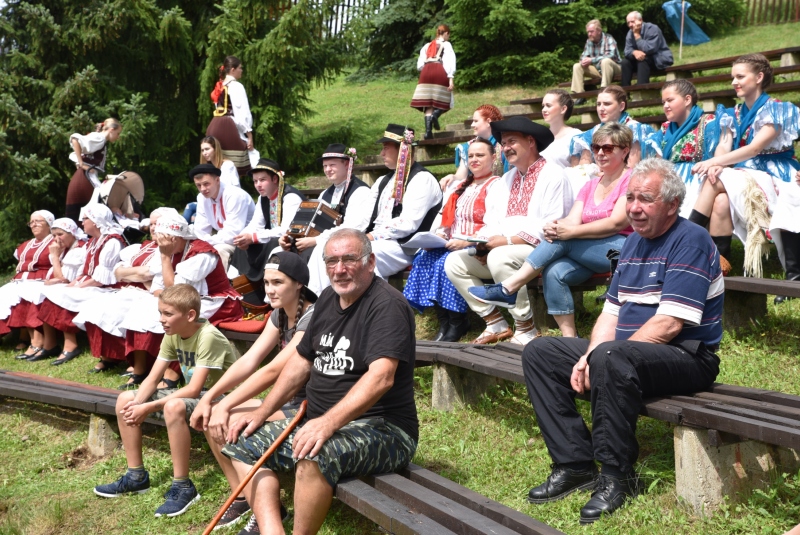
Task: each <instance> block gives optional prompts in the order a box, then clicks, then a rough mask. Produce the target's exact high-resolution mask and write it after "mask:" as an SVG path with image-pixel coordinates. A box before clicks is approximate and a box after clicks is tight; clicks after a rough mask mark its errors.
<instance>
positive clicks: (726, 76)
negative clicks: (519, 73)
mask: <svg viewBox="0 0 800 535" xmlns="http://www.w3.org/2000/svg"><path fill="white" fill-rule="evenodd" d="M797 72H800V65H787V66H784V67H774V68H773V69H772V73H773V75H775V76H778V75H782V74H793V73H797ZM596 80H597V83H598V84H599V83H600V79H599V78H597V79H596ZM730 80H731V75H730V73H722V74H710V75H707V76H695V77H692V79H691V82H692V83H693V84H694V85H695V86H698V85H702V84H713V83H723V82H730ZM665 83H667V82H666V81H660V82H650V83H649V84H638V85H629V86H624V87H623V89H625V90H626V91H628V92H629V93H630V94H631V99H632V100H639V99H641V98H643V97H642V96H640V95H641V94H642V93H645V94H650V93H652V92H656V91H660V90H661V88H662V87H663V86H664V84H665ZM567 86H569V84H567ZM600 91H602V89H600V88H598V89H593V90H590V91H583V92H581V93H572V98H593V97H596V96H597V95H598V94H599V93H600ZM647 92H650V93H647ZM543 99H544V97H533V98H523V99H518V100H512V101H511V102H510V104H512V105H516V104H522V105H524V104H528V105H533V106H537V105H538V106H539V107H540V108H541V104H542V100H543ZM533 111H541V109H539V110H533Z"/></svg>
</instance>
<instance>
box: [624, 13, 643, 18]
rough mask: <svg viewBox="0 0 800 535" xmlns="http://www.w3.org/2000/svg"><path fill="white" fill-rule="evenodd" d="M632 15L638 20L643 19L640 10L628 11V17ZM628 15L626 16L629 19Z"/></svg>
mask: <svg viewBox="0 0 800 535" xmlns="http://www.w3.org/2000/svg"><path fill="white" fill-rule="evenodd" d="M631 15H633V16H634V17H636V20H642V14H641V13H639V12H638V11H631V12H630V13H628V17H630V16H631ZM628 17H625V18H626V19H627V18H628Z"/></svg>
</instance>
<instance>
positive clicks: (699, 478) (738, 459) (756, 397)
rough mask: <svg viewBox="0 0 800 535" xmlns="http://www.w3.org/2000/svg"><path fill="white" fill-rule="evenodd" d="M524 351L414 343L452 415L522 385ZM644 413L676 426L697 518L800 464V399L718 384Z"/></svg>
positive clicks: (648, 403) (683, 489)
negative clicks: (496, 391) (496, 390)
mask: <svg viewBox="0 0 800 535" xmlns="http://www.w3.org/2000/svg"><path fill="white" fill-rule="evenodd" d="M522 350H523V348H522V347H521V346H517V345H514V344H508V343H500V344H497V345H496V346H477V345H471V344H456V343H447V342H429V341H417V346H416V355H417V361H418V362H419V363H420V364H422V363H427V364H430V365H432V366H433V367H434V370H433V388H432V395H433V407H434V408H436V409H440V410H453V409H454V408H457V407H460V406H463V405H465V404H471V403H475V402H476V401H477V400H478V398H479V397H480V396H481V395H483V394H484V393H485V392H486V390H487V389H488V388H490V387H492V386H494V385H496V384H498V383H500V382H502V381H511V382H515V383H522V384H524V376H523V371H522V363H521V355H522ZM723 362H724V360H723ZM584 399H586V398H585V396H584ZM531 410H533V409H531ZM641 414H642V415H643V416H648V417H651V418H655V419H657V420H661V421H664V422H668V423H670V424H672V425H674V426H675V427H674V439H675V472H676V487H677V493H678V496H680V497H681V498H682V499H684V500H685V501H686V502H688V503H689V504H690V505H691V506H692V507H693V508H694V510H695V512H697V513H698V514H708V513H709V512H712V511H713V510H714V509H716V508H717V507H719V506H720V505H721V504H722V503H723V501H724V499H726V498H725V497H727V498H728V499H731V500H735V499H740V498H743V497H744V495H745V494H746V491H748V490H752V489H753V488H758V487H765V486H767V485H769V482H770V481H771V480H772V476H771V473H772V472H774V471H775V470H776V469H778V470H783V471H786V472H789V473H793V472H795V471H796V470H797V469H798V467H800V456H798V454H797V451H798V450H800V396H793V395H788V394H782V393H780V392H773V391H769V390H762V389H756V388H746V387H741V386H733V385H724V384H714V385H713V386H712V387H711V388H710V389H709V391H707V392H698V393H696V394H694V395H690V396H667V397H661V398H652V399H647V400H644V405H643V408H642V411H641Z"/></svg>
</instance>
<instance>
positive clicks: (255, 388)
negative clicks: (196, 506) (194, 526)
mask: <svg viewBox="0 0 800 535" xmlns="http://www.w3.org/2000/svg"><path fill="white" fill-rule="evenodd" d="M308 278H309V275H308V267H307V266H306V263H305V262H304V261H303V260H302V259H301V258H300V256H299V255H297V254H296V253H292V252H288V251H281V252H278V253H276V254H274V255H273V256H272V257H270V259H269V260H268V261H267V265H266V266H264V286H265V290H266V293H267V297H269V301H270V304H271V305H272V307H273V311H272V314H271V315H270V318H269V321H267V325H266V327H265V328H264V331H263V332H262V333H261V335H260V336H259V337H258V339H257V340H256V341H255V343H254V344H253V346H252V347H251V348H250V350H249V351H248V352H247V353H245V354H244V355H243V356H242V357H241V358H240V359H239V360H237V361H236V363H235V364H234V365H233V366H231V367H230V369H229V370H228V371H227V372H225V375H223V376H222V378H221V379H220V380H219V381H218V382H217V383H216V384H215V385H214V386H213V387H212V388H211V390H209V391H208V392H206V394H205V395H204V396H203V397H202V398H201V399H200V403H199V404H198V406H197V409H195V411H194V413H193V414H192V418H191V421H190V425H191V426H192V427H193V428H195V429H196V430H198V431H203V432H204V433H205V435H206V440H208V444H209V446H210V447H211V451H212V452H213V453H214V457H216V459H217V462H218V463H219V465H220V467H221V468H222V471H223V473H224V474H225V477H226V478H227V479H228V483H230V485H231V488H232V489H235V488H236V487H237V486H238V485H239V478H238V476H237V475H236V471H235V470H234V469H233V464H232V462H231V459H230V458H228V457H226V456H224V455H222V454H221V453H220V450H221V448H222V446H224V445H225V436H226V434H227V432H228V426H229V425H230V424H232V423H233V422H234V421H235V420H237V419H238V418H239V417H240V416H241V415H242V414H246V413H248V412H250V411H252V410H253V409H255V408H256V407H258V406H259V405H260V404H261V401H260V400H258V399H253V398H254V397H255V396H256V395H258V394H260V393H261V392H262V391H263V390H264V388H265V386H264V385H267V386H271V385H272V384H273V383H274V382H275V380H276V379H277V378H278V376H279V375H280V373H281V370H283V367H284V365H285V364H286V362H287V361H288V360H289V356H290V355H292V353H293V350H294V348H295V346H297V344H298V343H299V342H300V339H301V338H302V337H303V334H304V333H305V330H306V327H307V326H308V324H309V323H310V322H311V316H312V314H313V312H314V302H315V301H316V300H317V296H316V294H314V292H312V291H311V290H309V289H308V287H307V284H308ZM278 345H279V347H280V348H281V350H280V352H279V353H278V355H277V356H276V357H275V358H274V359H272V361H271V362H270V363H269V364H267V365H266V366H264V367H262V368H260V369H259V366H260V365H261V362H262V361H264V359H265V358H266V357H267V355H269V354H270V353H271V352H272V350H273V348H275V347H276V346H278ZM237 385H239V386H237ZM233 388H236V389H235V390H234V391H233V392H231V393H230V394H228V395H227V396H225V397H224V398H223V399H222V401H220V402H219V403H214V400H216V398H218V397H219V396H221V395H222V394H224V393H225V392H228V391H229V390H231V389H233ZM304 399H305V388H302V389H301V390H300V392H298V393H297V395H296V396H295V398H294V399H292V400H291V401H290V402H289V403H287V404H286V405H284V406H283V409H282V410H280V411H278V412H276V413H275V414H273V415H272V416H271V417H270V420H280V419H284V418H291V417H292V416H293V415H294V413H295V412H296V411H297V409H298V408H299V407H300V403H302V401H303V400H304ZM249 510H250V506H249V505H248V504H247V501H246V500H245V499H244V497H243V496H239V497H238V498H237V499H236V501H234V502H233V504H231V506H230V507H229V508H228V510H227V511H226V512H225V515H224V516H223V517H222V520H220V523H219V524H218V525H229V524H231V523H233V522H236V521H237V520H238V519H239V518H240V517H241V516H242V515H243V514H246V513H247V512H248V511H249Z"/></svg>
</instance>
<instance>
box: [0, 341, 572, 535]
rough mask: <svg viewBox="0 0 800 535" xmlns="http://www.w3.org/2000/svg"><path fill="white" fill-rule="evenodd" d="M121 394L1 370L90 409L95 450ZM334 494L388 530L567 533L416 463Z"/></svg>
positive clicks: (32, 393)
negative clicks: (397, 472) (396, 472)
mask: <svg viewBox="0 0 800 535" xmlns="http://www.w3.org/2000/svg"><path fill="white" fill-rule="evenodd" d="M239 334H241V333H239ZM119 394H120V392H119V391H118V390H113V389H110V388H102V387H98V386H92V385H86V384H82V383H76V382H73V381H65V380H63V379H55V378H52V377H44V376H40V375H35V374H31V373H24V372H11V371H5V370H0V397H12V398H16V399H23V400H26V401H33V402H37V403H45V404H48V405H54V406H58V407H66V408H70V409H76V410H80V411H83V412H87V413H89V414H90V423H89V439H88V442H89V450H90V452H91V453H92V454H93V455H97V456H103V455H109V454H111V453H112V452H113V451H114V449H115V448H116V447H117V445H118V443H119V441H118V439H117V437H116V432H115V431H114V430H113V429H112V426H111V425H109V421H113V420H114V419H115V418H116V410H115V407H116V402H117V397H118V396H119ZM146 422H147V423H150V424H155V425H160V426H163V425H164V422H163V421H161V420H153V419H149V418H148V419H147V420H146ZM336 497H337V498H338V499H339V500H340V501H341V502H343V503H345V504H346V505H348V506H350V507H352V508H353V509H355V510H356V511H357V512H358V513H360V514H362V515H364V516H365V517H367V518H369V519H370V520H372V521H373V522H375V523H376V524H378V525H379V526H380V527H381V528H383V529H384V530H386V531H387V532H388V533H393V534H398V535H407V534H412V533H414V534H420V535H449V534H461V533H472V534H476V535H489V534H497V535H505V534H508V535H512V534H514V533H521V534H527V535H563V533H562V532H560V531H558V530H556V529H554V528H551V527H549V526H547V525H546V524H543V523H541V522H539V521H538V520H535V519H533V518H531V517H529V516H527V515H525V514H523V513H520V512H519V511H516V510H514V509H511V508H509V507H506V506H505V505H502V504H500V503H498V502H495V501H493V500H490V499H489V498H487V497H485V496H482V495H481V494H478V493H477V492H474V491H472V490H470V489H468V488H466V487H463V486H461V485H459V484H457V483H454V482H453V481H450V480H448V479H447V478H444V477H442V476H439V475H438V474H435V473H434V472H431V471H430V470H427V469H425V468H422V467H420V466H417V465H415V464H411V465H409V466H408V467H407V468H406V469H405V470H403V471H401V472H400V473H399V474H381V475H376V476H370V477H366V478H362V479H347V480H343V481H342V482H340V483H339V485H337V488H336Z"/></svg>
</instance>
